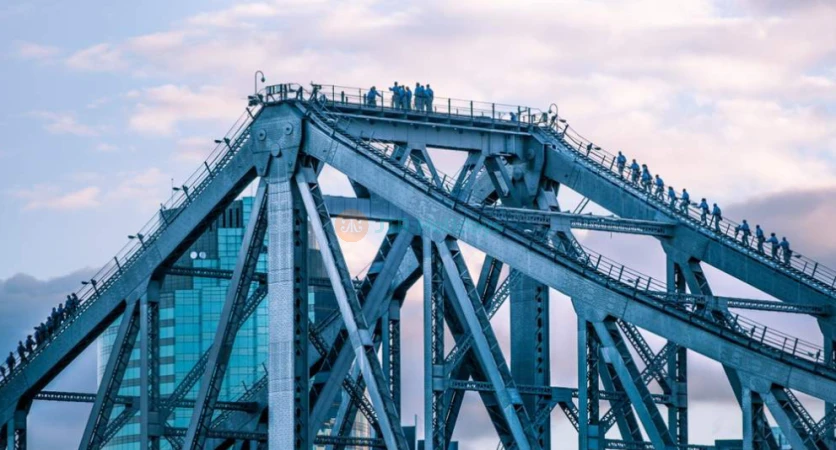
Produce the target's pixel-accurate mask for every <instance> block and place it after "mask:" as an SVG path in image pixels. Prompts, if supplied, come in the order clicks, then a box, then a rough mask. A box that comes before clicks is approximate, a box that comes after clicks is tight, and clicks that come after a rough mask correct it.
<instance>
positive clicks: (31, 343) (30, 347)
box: [26, 334, 35, 353]
mask: <svg viewBox="0 0 836 450" xmlns="http://www.w3.org/2000/svg"><path fill="white" fill-rule="evenodd" d="M26 351H27V352H28V353H32V352H33V351H35V340H34V339H32V335H31V334H30V335H28V336H26Z"/></svg>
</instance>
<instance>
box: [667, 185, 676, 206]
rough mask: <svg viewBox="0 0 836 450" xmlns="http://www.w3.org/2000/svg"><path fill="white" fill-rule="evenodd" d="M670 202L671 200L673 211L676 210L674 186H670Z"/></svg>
mask: <svg viewBox="0 0 836 450" xmlns="http://www.w3.org/2000/svg"><path fill="white" fill-rule="evenodd" d="M668 200H670V207H671V209H674V208H676V190H675V189H674V188H673V186H668Z"/></svg>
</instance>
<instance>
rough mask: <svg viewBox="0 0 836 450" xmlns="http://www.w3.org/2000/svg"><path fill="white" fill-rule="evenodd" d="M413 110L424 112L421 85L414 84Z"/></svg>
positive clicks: (422, 88)
mask: <svg viewBox="0 0 836 450" xmlns="http://www.w3.org/2000/svg"><path fill="white" fill-rule="evenodd" d="M415 110H416V111H423V110H424V87H423V86H421V83H415Z"/></svg>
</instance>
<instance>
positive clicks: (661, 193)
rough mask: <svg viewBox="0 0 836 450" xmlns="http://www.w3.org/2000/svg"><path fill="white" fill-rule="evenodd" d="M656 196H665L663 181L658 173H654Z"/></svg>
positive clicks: (659, 197)
mask: <svg viewBox="0 0 836 450" xmlns="http://www.w3.org/2000/svg"><path fill="white" fill-rule="evenodd" d="M656 198H658V199H659V200H664V198H665V181H664V180H663V179H662V177H660V176H659V174H658V173H657V174H656Z"/></svg>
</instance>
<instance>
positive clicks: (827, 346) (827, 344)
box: [822, 328, 836, 448]
mask: <svg viewBox="0 0 836 450" xmlns="http://www.w3.org/2000/svg"><path fill="white" fill-rule="evenodd" d="M833 344H834V340H833V337H832V335H831V334H830V328H827V329H826V331H825V335H824V362H825V364H827V365H828V366H829V367H833V362H834V354H833V352H834V351H836V346H834V345H833ZM834 414H836V405H835V404H833V403H830V402H825V404H824V417H825V419H824V420H827V418H828V417H831V416H833V415H834ZM822 440H824V442H825V443H827V445H828V447H829V448H836V422H834V421H833V420H827V421H826V422H825V423H824V429H823V430H822Z"/></svg>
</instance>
